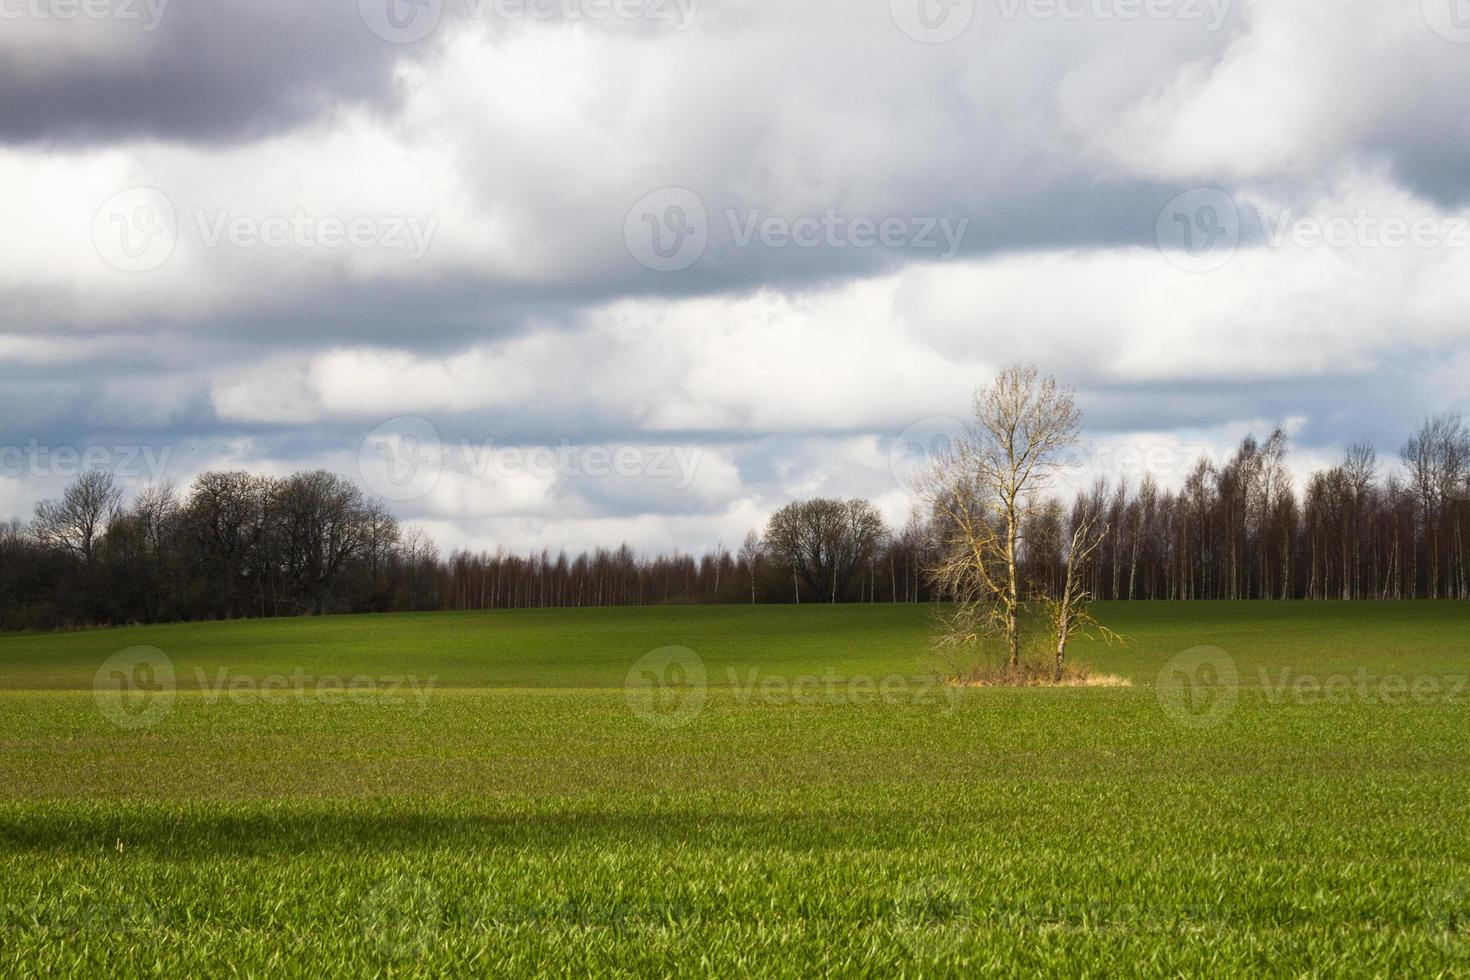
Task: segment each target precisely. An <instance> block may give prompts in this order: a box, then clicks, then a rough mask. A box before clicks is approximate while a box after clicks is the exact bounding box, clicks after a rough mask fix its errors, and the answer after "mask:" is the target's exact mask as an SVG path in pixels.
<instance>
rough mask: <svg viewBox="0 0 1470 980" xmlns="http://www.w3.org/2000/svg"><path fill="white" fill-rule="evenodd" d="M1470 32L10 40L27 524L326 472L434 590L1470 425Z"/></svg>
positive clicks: (664, 30)
mask: <svg viewBox="0 0 1470 980" xmlns="http://www.w3.org/2000/svg"><path fill="white" fill-rule="evenodd" d="M1467 93H1470V9H1466V8H1465V4H1464V3H1463V2H1462V0H1425V2H1424V3H1423V4H1422V5H1421V4H1420V3H1419V0H1395V2H1388V0H1334V2H1333V3H1330V4H1326V3H1303V2H1300V0H1270V2H1247V0H1234V2H1229V0H947V2H944V0H800V2H793V0H768V2H744V0H703V2H697V0H417V2H413V3H411V2H409V0H361V2H359V0H313V2H311V3H301V2H299V0H292V2H287V0H250V2H245V0H218V2H189V3H185V2H183V0H178V2H177V3H165V2H163V0H0V186H3V187H4V188H5V191H4V197H3V199H0V228H3V230H4V231H3V238H0V241H3V250H4V251H3V255H0V292H3V311H4V313H3V318H0V511H3V512H5V513H12V514H22V515H24V514H29V512H30V509H31V507H32V505H33V504H34V502H35V501H36V500H37V499H39V498H42V497H45V496H49V495H52V494H54V493H56V492H57V491H58V490H59V488H60V487H61V486H62V485H63V484H64V483H65V482H67V478H68V477H70V476H71V475H73V474H74V472H75V470H76V468H77V467H79V466H81V465H84V463H85V462H87V461H91V462H93V463H101V464H105V465H110V466H113V467H114V468H115V469H117V470H118V471H119V472H120V473H121V474H122V475H123V476H124V478H125V480H126V482H127V483H128V484H129V485H130V486H134V487H136V486H139V485H141V484H143V483H146V482H149V481H150V480H158V479H170V480H173V481H174V482H175V483H177V484H179V485H181V486H183V485H187V483H188V482H189V481H190V480H191V479H192V477H193V476H194V475H195V474H196V473H198V472H199V471H201V470H203V469H206V468H217V467H230V468H247V469H253V470H260V471H268V472H280V473H284V472H289V471H291V470H293V469H299V468H304V467H319V466H320V467H326V468H329V469H333V470H336V471H338V472H341V473H344V474H347V475H350V476H352V477H353V478H354V479H358V480H360V481H361V482H363V484H364V486H366V487H368V488H369V489H372V490H374V491H376V492H378V493H379V494H381V495H383V496H386V497H388V498H389V499H390V500H391V501H392V502H393V506H394V509H395V510H396V511H397V512H398V513H399V514H400V515H401V516H402V517H404V518H405V519H407V520H409V521H411V522H416V523H419V524H421V525H423V526H424V527H426V528H427V529H428V530H429V531H430V532H431V533H432V534H433V535H434V536H435V538H436V539H438V541H439V542H440V543H441V545H443V546H445V547H454V546H458V545H467V546H472V547H494V546H496V545H499V544H504V545H506V546H508V547H511V548H514V549H517V550H523V549H529V548H540V547H542V546H543V545H544V546H547V547H551V548H553V549H555V548H558V547H562V546H568V547H581V546H586V545H593V544H608V545H616V544H617V543H619V542H621V541H624V540H626V541H628V542H630V543H631V544H633V545H634V546H635V547H638V548H640V549H647V550H653V549H662V548H668V547H676V546H677V547H682V548H686V549H691V550H696V551H702V550H705V549H708V548H710V547H713V546H714V545H715V543H716V542H718V541H721V540H723V541H724V543H725V544H726V545H727V546H734V545H737V544H738V542H739V540H740V538H741V537H742V536H743V535H744V533H745V531H746V530H747V529H749V528H750V527H752V526H755V525H757V524H759V523H761V522H762V521H763V520H764V518H765V516H766V515H767V514H768V513H769V512H770V510H771V509H772V508H773V507H775V506H778V505H780V504H781V503H784V502H786V501H788V500H790V499H793V498H796V497H805V496H812V495H819V494H820V495H840V496H859V495H861V496H868V497H870V498H872V499H873V500H875V501H876V502H877V503H879V505H880V506H881V507H882V508H883V509H884V511H885V513H886V514H888V516H889V517H890V518H893V519H895V520H901V519H902V517H903V515H904V514H905V513H906V511H907V508H908V506H909V504H908V500H907V497H906V494H905V491H904V489H903V487H902V481H903V476H904V473H905V472H906V471H907V468H908V467H909V466H911V465H912V464H913V462H914V460H915V458H916V457H918V456H921V455H922V447H923V446H924V445H927V444H929V442H930V441H931V440H932V439H933V438H936V437H939V438H942V436H943V434H944V433H945V432H946V431H947V429H948V428H949V427H950V426H952V425H953V423H952V422H949V421H946V420H948V419H952V418H953V417H957V416H962V415H964V413H965V411H966V406H967V402H968V399H969V396H970V393H971V391H972V390H973V389H974V387H975V386H976V385H977V384H980V383H982V382H983V381H984V380H985V379H986V378H987V376H988V375H989V374H990V373H991V372H993V371H994V370H995V369H996V368H997V367H999V366H1002V365H1004V364H1007V363H1010V362H1015V361H1034V362H1036V363H1037V364H1039V365H1040V366H1041V367H1042V368H1043V369H1044V370H1045V371H1048V372H1050V373H1053V374H1055V375H1057V376H1058V377H1059V378H1061V379H1062V380H1064V381H1066V382H1068V383H1070V384H1072V385H1074V386H1075V387H1076V388H1077V390H1078V394H1079V398H1080V400H1081V403H1082V406H1083V408H1084V410H1085V411H1086V415H1087V431H1088V437H1089V440H1090V443H1089V446H1088V447H1087V452H1086V462H1087V465H1088V470H1089V472H1090V471H1093V470H1099V471H1106V470H1110V469H1111V470H1114V471H1117V470H1123V471H1131V472H1132V473H1133V475H1134V476H1135V478H1136V477H1137V475H1139V474H1140V473H1142V472H1143V471H1145V470H1147V471H1150V472H1153V473H1154V474H1155V476H1156V477H1158V478H1159V479H1160V480H1161V481H1162V482H1164V483H1166V484H1171V485H1177V483H1178V481H1179V478H1180V476H1181V475H1182V473H1183V471H1184V470H1186V469H1187V468H1188V466H1189V464H1190V462H1191V461H1192V458H1193V457H1194V456H1195V455H1197V454H1198V453H1200V452H1219V451H1223V450H1224V449H1225V448H1226V447H1228V446H1229V445H1230V444H1232V443H1234V442H1236V441H1238V440H1239V438H1240V437H1241V436H1242V435H1243V434H1245V433H1246V432H1248V431H1251V430H1255V431H1257V432H1264V430H1266V429H1269V427H1271V426H1272V425H1274V424H1276V423H1285V424H1287V425H1288V426H1289V428H1290V430H1291V432H1292V436H1293V440H1294V453H1295V459H1296V462H1297V465H1298V466H1299V467H1302V468H1305V467H1309V466H1312V465H1317V464H1319V463H1323V462H1328V461H1331V460H1332V459H1334V458H1335V457H1336V456H1337V454H1338V453H1339V452H1340V451H1341V448H1342V446H1343V445H1344V444H1345V443H1347V442H1349V441H1353V440H1356V439H1360V438H1365V437H1366V438H1372V439H1374V440H1375V441H1376V442H1377V444H1378V447H1379V449H1380V452H1381V453H1382V454H1384V455H1385V456H1388V457H1396V455H1397V451H1398V448H1399V446H1400V445H1401V444H1402V442H1403V439H1404V436H1405V434H1406V433H1407V431H1408V430H1409V429H1410V427H1412V426H1413V425H1414V424H1415V423H1416V422H1417V421H1418V420H1419V419H1420V418H1421V417H1422V416H1424V415H1426V414H1428V413H1431V412H1440V411H1446V410H1465V409H1467V408H1470V404H1467V394H1470V383H1467V380H1466V379H1467V376H1470V317H1467V311H1470V227H1467V224H1466V216H1467V214H1470V210H1467V205H1470V96H1467Z"/></svg>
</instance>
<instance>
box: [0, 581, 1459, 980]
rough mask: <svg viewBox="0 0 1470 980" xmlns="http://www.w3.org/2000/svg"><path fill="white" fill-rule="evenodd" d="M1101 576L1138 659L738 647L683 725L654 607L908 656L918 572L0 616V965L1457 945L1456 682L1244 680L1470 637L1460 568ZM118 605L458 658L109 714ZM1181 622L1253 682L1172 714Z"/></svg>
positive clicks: (712, 961) (881, 961) (1084, 958)
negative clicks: (977, 668)
mask: <svg viewBox="0 0 1470 980" xmlns="http://www.w3.org/2000/svg"><path fill="white" fill-rule="evenodd" d="M1104 612H1105V613H1106V619H1107V621H1109V622H1111V623H1114V624H1116V625H1117V626H1118V627H1119V628H1120V629H1121V630H1123V631H1124V632H1125V633H1127V634H1129V635H1130V637H1131V638H1132V641H1133V642H1132V643H1131V644H1130V646H1129V648H1127V649H1126V650H1123V651H1116V650H1113V651H1104V650H1099V651H1093V652H1094V653H1095V656H1093V657H1092V659H1094V660H1095V661H1097V662H1099V663H1100V665H1102V666H1104V667H1105V668H1106V669H1108V670H1112V671H1115V672H1118V673H1124V674H1128V675H1131V676H1133V677H1135V678H1136V679H1137V680H1138V682H1139V683H1138V686H1136V687H1134V688H1131V689H1111V690H1087V691H1078V690H1069V691H981V692H966V693H965V695H964V696H963V697H962V698H959V699H958V700H955V701H950V700H948V699H946V698H942V697H935V696H932V695H930V694H925V693H924V692H922V691H921V690H920V689H919V688H911V689H906V690H905V691H902V692H900V694H899V695H898V696H896V697H894V698H892V699H890V700H889V701H887V702H881V701H878V700H876V699H874V698H872V697H868V696H865V695H863V696H854V695H852V693H851V691H848V690H846V689H839V690H840V691H841V693H839V695H838V696H836V697H824V696H820V695H819V696H815V697H809V698H807V699H806V700H804V701H803V702H802V703H795V704H793V703H773V702H772V701H771V700H769V699H763V698H761V697H759V696H751V695H748V694H746V693H745V692H743V691H742V690H740V689H739V688H734V689H729V688H726V689H718V690H714V691H711V692H710V695H709V698H708V701H707V702H706V704H705V706H704V709H703V710H702V711H701V712H700V713H699V714H698V715H697V716H696V717H694V718H693V720H692V721H691V722H690V723H689V724H688V725H686V726H684V727H680V728H663V727H659V726H658V725H654V724H649V723H647V722H646V721H644V720H642V719H640V718H639V717H637V716H636V715H635V714H634V713H633V712H632V711H631V710H630V707H629V703H628V701H627V699H626V698H625V696H624V692H623V691H622V689H621V687H622V684H623V680H624V677H625V676H626V672H627V669H628V666H629V664H631V663H632V662H633V661H634V660H635V659H636V658H637V657H638V656H640V655H641V654H642V653H644V652H645V651H647V650H649V649H652V648H655V647H659V646H663V645H666V644H671V643H677V644H681V645H684V646H688V647H690V648H692V649H694V650H696V651H698V652H699V653H700V655H701V656H702V657H703V658H704V660H705V661H706V663H707V664H708V665H709V676H710V679H711V681H712V683H713V684H715V685H723V684H725V683H726V680H727V679H728V674H727V668H734V669H736V670H737V676H745V674H744V671H745V670H747V669H748V668H749V667H751V666H755V667H759V668H760V670H761V671H762V675H763V676H785V677H791V676H794V675H796V674H801V673H810V674H816V675H821V674H822V673H823V672H824V671H826V670H827V669H828V668H829V667H831V668H834V669H836V670H839V671H840V672H841V674H842V675H843V676H847V677H852V676H857V675H860V674H867V675H871V676H875V677H876V676H882V675H885V674H903V675H908V674H912V673H914V672H915V671H916V669H917V668H918V667H919V666H920V665H921V664H922V663H923V662H924V661H925V659H926V658H925V654H924V652H923V650H924V643H923V640H924V618H923V616H924V614H923V611H922V610H913V609H907V608H898V609H894V608H887V607H879V608H855V607H842V608H837V609H822V608H812V607H805V608H803V609H801V610H796V609H790V608H772V609H759V610H749V609H733V608H726V609H707V608H705V609H700V608H696V609H668V610H616V611H580V612H561V613H511V614H504V613H501V614H492V615H469V616H457V615H449V616H438V617H384V618H362V619H350V620H326V621H299V620H298V621H278V622H262V623H245V624H215V625H206V626H179V627H165V628H153V629H139V630H117V631H108V632H101V633H79V634H69V635H60V636H35V637H7V638H4V639H0V687H3V688H6V689H9V693H0V712H3V713H0V974H4V975H16V974H26V973H41V972H45V971H47V970H59V971H62V972H79V971H85V970H93V971H96V970H100V969H102V968H104V967H105V968H107V969H111V970H116V971H119V972H121V973H124V974H145V973H148V972H151V971H152V970H154V969H155V968H160V969H163V970H165V971H166V972H168V973H169V974H171V975H179V974H181V973H184V972H189V971H194V972H206V973H210V974H219V973H221V972H225V971H227V970H229V969H235V970H239V971H240V972H245V973H249V972H261V971H270V972H299V973H303V974H304V973H316V974H321V973H324V972H326V971H327V969H329V968H331V969H333V972H336V969H335V968H336V967H337V966H339V965H345V966H346V967H347V968H348V969H351V970H352V971H353V972H358V973H369V974H370V973H380V974H394V973H413V972H422V973H424V974H426V975H428V974H433V973H436V972H438V973H442V972H443V971H444V970H458V971H473V972H478V973H487V972H495V971H502V970H503V971H506V972H511V973H532V972H537V971H538V970H539V971H543V972H567V971H577V972H581V971H584V970H587V969H598V970H602V971H613V972H619V971H622V972H627V973H629V974H633V973H639V972H648V971H658V972H685V973H716V974H718V975H721V976H729V975H732V974H735V973H738V972H742V971H749V972H760V973H786V974H789V975H810V974H811V973H813V972H818V971H830V972H843V973H852V974H854V975H856V974H859V973H871V972H885V973H899V972H906V973H908V974H910V975H913V974H915V973H926V974H932V973H946V972H953V973H955V974H956V975H960V974H965V975H972V974H973V972H974V971H976V970H987V969H989V970H1002V969H1003V970H1006V971H1013V970H1025V971H1037V970H1045V971H1051V972H1062V973H1066V974H1068V975H1079V974H1083V973H1092V974H1095V975H1101V974H1104V973H1115V974H1123V975H1136V974H1139V973H1145V974H1156V975H1165V974H1175V973H1178V972H1181V971H1184V972H1193V973H1202V972H1206V971H1208V972H1210V973H1220V972H1238V973H1251V974H1278V975H1302V974H1309V973H1322V974H1329V973H1331V974H1337V973H1351V974H1359V975H1375V974H1376V975H1383V974H1400V975H1407V974H1417V975H1434V974H1436V973H1440V974H1444V975H1463V974H1465V973H1467V972H1470V942H1467V941H1466V939H1465V938H1464V937H1463V936H1461V935H1459V934H1457V933H1455V932H1454V931H1453V929H1452V928H1450V927H1453V926H1455V924H1456V923H1457V922H1461V921H1463V920H1462V919H1460V918H1458V917H1460V916H1470V838H1467V836H1466V835H1465V833H1464V827H1465V826H1466V824H1467V817H1470V755H1467V753H1466V752H1465V745H1466V739H1467V736H1470V706H1467V705H1466V703H1465V696H1463V695H1462V696H1461V698H1460V700H1459V701H1458V702H1451V701H1447V700H1445V699H1443V698H1440V699H1430V700H1426V701H1421V702H1419V703H1398V704H1385V703H1382V702H1381V701H1377V702H1375V701H1366V700H1363V699H1355V698H1351V697H1350V698H1347V699H1345V700H1339V701H1338V702H1337V703H1297V702H1295V701H1293V700H1292V699H1289V698H1288V699H1285V700H1282V699H1276V700H1273V698H1272V696H1271V692H1269V691H1266V690H1261V689H1258V688H1257V687H1256V686H1255V685H1256V684H1257V682H1258V674H1257V671H1256V668H1257V667H1258V666H1263V665H1265V666H1269V668H1270V670H1271V671H1273V673H1274V672H1275V671H1277V670H1279V669H1280V668H1281V667H1283V666H1285V667H1290V668H1292V669H1294V670H1295V671H1298V672H1310V673H1316V674H1318V675H1325V674H1328V673H1332V672H1339V671H1340V672H1344V673H1349V674H1351V673H1352V672H1353V671H1355V670H1356V669H1357V667H1358V666H1360V665H1362V666H1366V667H1367V668H1368V669H1369V670H1370V671H1372V672H1373V673H1375V674H1383V673H1387V672H1390V671H1392V672H1398V673H1402V674H1406V675H1410V676H1412V675H1414V674H1417V673H1429V674H1433V675H1435V676H1438V677H1445V676H1448V675H1451V674H1455V673H1458V672H1463V671H1470V644H1467V643H1466V638H1467V636H1470V630H1467V628H1466V627H1467V626H1470V622H1467V620H1470V610H1467V609H1466V607H1464V606H1458V605H1450V604H1440V605H1428V604H1418V605H1409V604H1404V605H1389V606H1367V605H1365V606H1304V605H1273V604H1255V605H1227V604H1212V605H1161V604H1160V605H1134V606H1126V605H1118V606H1114V607H1112V608H1109V609H1106V610H1104ZM138 643H149V644H153V645H157V646H159V647H160V648H162V649H164V650H166V651H168V652H169V654H170V655H171V657H172V658H173V659H174V660H175V662H176V664H177V666H178V668H179V676H180V679H181V681H182V682H183V683H184V684H185V685H188V684H189V683H191V675H192V670H193V667H195V666H203V667H206V668H208V669H213V668H215V667H218V666H224V667H227V668H229V669H231V670H233V671H235V672H248V673H251V674H254V675H256V676H260V675H264V674H267V673H271V672H280V673H287V674H289V673H290V672H292V671H293V670H295V668H296V667H298V666H300V667H302V668H303V669H305V670H307V671H309V672H312V673H316V674H325V673H330V672H334V673H340V674H343V675H351V674H358V673H365V674H368V675H377V674H383V673H402V672H408V671H418V672H421V673H422V674H424V675H425V676H428V675H431V674H437V675H438V676H439V677H440V678H441V684H442V685H443V687H441V689H439V690H438V691H436V693H435V694H434V696H433V697H432V698H431V699H429V701H428V702H427V703H426V704H422V705H421V704H419V703H418V702H416V701H414V700H412V699H407V700H403V701H400V702H398V703H385V702H383V701H380V700H372V699H368V700H365V701H349V702H346V703H342V704H333V705H324V704H321V703H318V702H303V701H300V700H296V699H292V698H282V699H277V700H275V701H272V702H269V703H260V702H258V701H256V702H252V703H236V702H234V701H231V700H230V699H228V698H221V699H216V700H211V699H209V698H208V697H206V696H204V695H200V694H192V693H184V694H181V695H180V697H179V698H178V700H177V702H176V704H175V707H174V709H173V711H172V713H170V714H169V715H168V716H167V717H166V718H165V719H164V720H163V721H162V722H161V723H160V724H159V725H157V726H156V727H152V728H147V729H140V730H136V731H121V730H119V729H117V728H115V727H113V726H112V725H110V724H109V723H108V722H107V720H106V719H105V718H103V717H102V715H101V714H100V712H99V711H98V710H97V708H96V706H95V704H94V702H93V698H92V695H91V691H90V689H91V678H92V675H93V673H94V672H95V670H96V667H97V665H98V664H99V663H100V662H101V660H102V659H104V658H105V657H106V656H108V655H109V654H111V653H112V652H114V651H115V650H117V649H119V648H121V647H124V646H129V645H133V644H138ZM1202 644H1209V645H1214V646H1219V647H1221V648H1224V649H1226V650H1228V651H1229V652H1230V653H1231V655H1232V656H1233V657H1234V658H1235V660H1236V661H1237V663H1238V664H1239V665H1240V667H1241V677H1242V683H1243V684H1245V685H1246V689H1245V690H1243V691H1242V692H1241V694H1240V702H1239V705H1238V707H1237V708H1236V709H1235V710H1234V711H1233V712H1231V713H1230V714H1229V715H1228V716H1226V717H1225V718H1223V719H1222V720H1221V721H1220V723H1219V724H1218V725H1216V726H1214V727H1211V728H1208V729H1203V730H1195V729H1191V728H1188V727H1185V726H1181V725H1179V724H1177V723H1176V722H1175V721H1173V720H1171V718H1170V717H1169V716H1168V715H1167V714H1166V713H1165V712H1164V710H1163V709H1161V707H1160V705H1159V702H1158V701H1157V700H1156V698H1155V696H1154V692H1153V690H1152V688H1151V686H1150V685H1151V684H1152V682H1153V680H1154V679H1155V678H1156V677H1157V676H1158V672H1159V668H1160V666H1161V665H1162V664H1163V663H1164V662H1165V661H1166V660H1167V659H1168V658H1169V657H1171V656H1172V655H1174V654H1175V653H1178V652H1179V651H1181V650H1184V649H1186V648H1189V647H1193V646H1198V645H1202ZM480 685H489V686H500V687H501V688H502V689H478V690H477V689H473V688H475V687H476V686H480ZM505 686H513V687H527V688H532V689H529V690H506V689H503V688H504V687H505ZM45 688H50V689H52V690H37V689H45ZM450 688H458V689H450ZM608 688H612V690H607V689H608ZM119 843H121V850H119Z"/></svg>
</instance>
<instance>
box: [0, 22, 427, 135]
mask: <svg viewBox="0 0 1470 980" xmlns="http://www.w3.org/2000/svg"><path fill="white" fill-rule="evenodd" d="M119 9H127V10H132V11H134V12H137V13H138V14H139V16H140V17H141V18H143V19H144V21H146V18H147V16H148V15H147V13H146V11H147V7H146V5H145V4H144V3H143V2H142V0H138V2H136V3H133V4H129V5H127V6H125V7H120V8H119ZM7 24H8V25H9V27H8V28H7V29H19V28H25V27H37V28H42V29H44V30H42V31H38V40H37V42H36V44H37V47H36V48H35V49H32V50H30V51H29V52H27V53H26V57H24V58H21V57H6V58H5V59H3V60H0V141H3V142H6V143H11V144H25V143H46V144H62V145H66V144H81V145H88V144H96V143H105V142H111V141H118V140H132V139H162V140H178V141H186V142H225V141H238V140H247V139H254V138H259V137H263V136H270V135H274V134H277V133H280V132H284V131H288V130H290V129H293V128H295V127H297V126H300V125H302V124H303V123H305V122H308V121H311V120H313V119H315V118H317V117H319V116H321V115H322V114H324V113H327V112H329V111H331V110H333V109H335V108H336V107H338V106H341V105H344V104H347V105H350V104H363V103H367V104H374V105H378V106H385V107H386V106H389V105H391V103H392V102H393V100H394V98H395V95H396V92H395V86H394V81H393V69H394V65H395V63H396V60H397V59H398V58H399V57H400V56H402V55H404V54H405V53H406V51H407V50H413V51H418V50H422V49H418V48H413V49H405V48H404V47H402V46H396V45H392V44H389V43H387V42H385V41H383V40H382V39H380V38H378V37H375V36H374V35H373V34H372V33H371V32H370V31H368V30H367V28H366V27H365V26H364V24H363V21H362V19H361V17H360V16H359V14H358V9H357V4H356V2H355V0H313V2H311V3H294V2H288V0H259V2H243V0H224V2H220V3H213V2H211V3H196V2H186V0H176V2H172V3H168V4H167V5H166V6H164V7H163V9H162V14H161V16H160V17H159V19H158V23H157V26H156V28H155V29H153V30H151V31H150V30H145V29H144V22H143V21H140V20H134V19H123V20H118V19H113V20H100V21H92V22H86V21H67V22H65V23H54V24H53V23H41V24H35V25H33V24H29V23H25V22H22V21H20V20H11V21H7ZM69 30H75V31H78V32H81V31H88V32H90V36H91V37H92V39H93V40H94V41H95V44H96V48H87V49H85V50H86V51H87V54H86V55H85V56H76V55H75V54H73V53H72V52H71V50H70V48H69V46H67V45H63V44H59V43H56V42H57V41H58V40H63V41H64V40H66V38H65V35H64V32H65V31H69Z"/></svg>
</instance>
